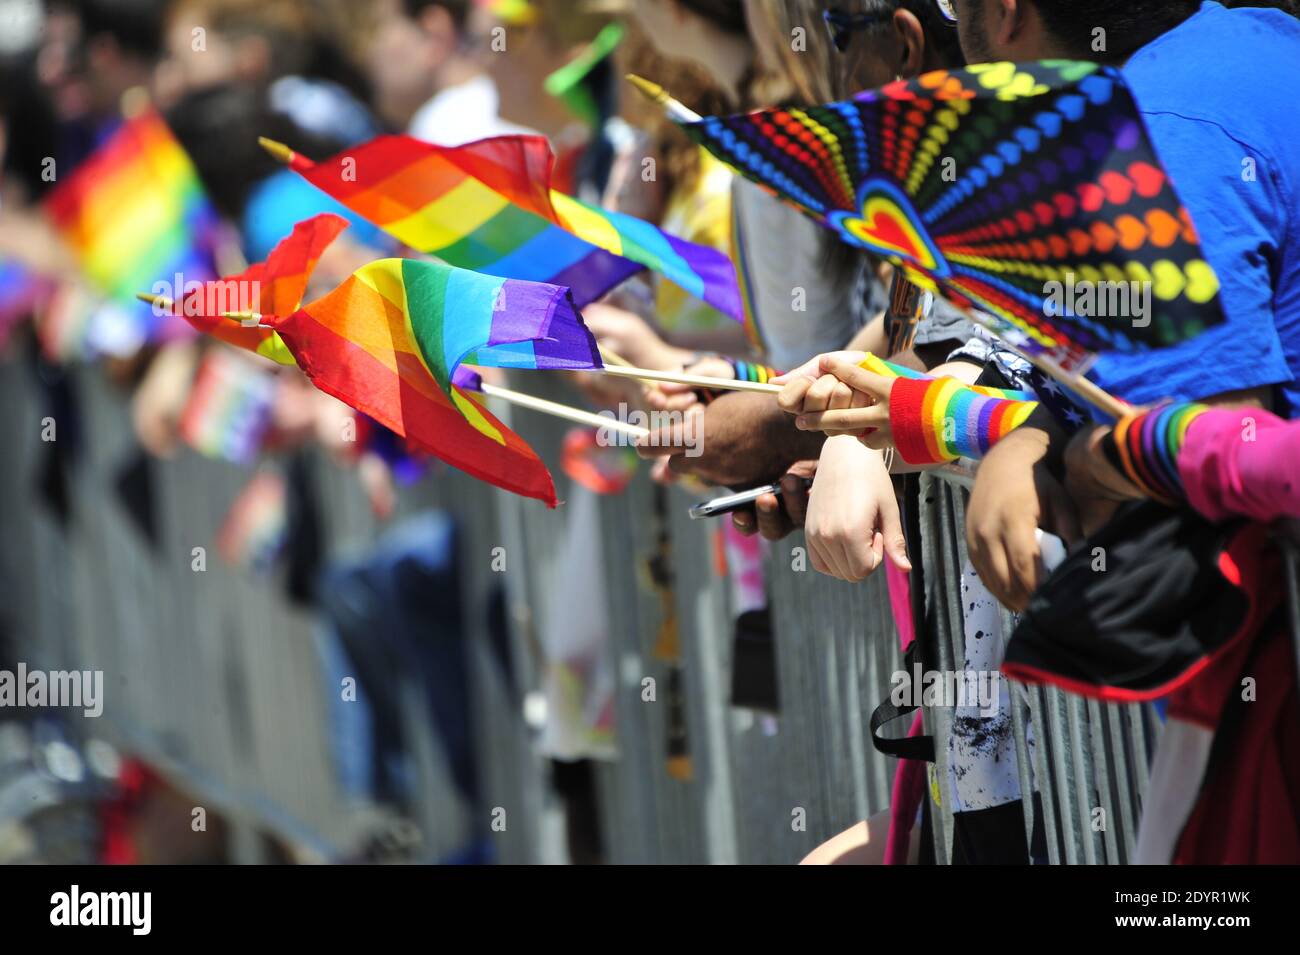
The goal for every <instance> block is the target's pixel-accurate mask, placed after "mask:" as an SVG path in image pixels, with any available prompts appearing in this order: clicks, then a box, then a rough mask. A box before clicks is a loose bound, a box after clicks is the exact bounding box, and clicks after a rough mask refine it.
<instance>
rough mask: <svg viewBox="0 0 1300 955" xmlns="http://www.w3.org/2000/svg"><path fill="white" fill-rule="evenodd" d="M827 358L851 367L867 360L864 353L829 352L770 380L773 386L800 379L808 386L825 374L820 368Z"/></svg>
mask: <svg viewBox="0 0 1300 955" xmlns="http://www.w3.org/2000/svg"><path fill="white" fill-rule="evenodd" d="M827 358H837V359H839V360H840V361H846V362H848V363H849V364H851V365H860V364H861V363H862V362H864V361H865V360H866V358H867V353H866V352H864V351H829V352H826V353H825V354H824V355H814V356H813V357H812V358H809V359H808V360H807V361H806V362H804V363H803V364H802V365H800V366H799V367H798V368H794V369H791V370H790V371H787V372H786V373H785V374H784V375H778V376H777V377H776V378H773V379H772V384H774V385H788V384H791V383H793V382H795V381H799V380H800V379H806V380H807V382H808V385H811V384H812V383H813V382H814V381H816V380H817V379H819V378H821V377H822V376H823V375H825V374H826V371H825V369H824V368H823V367H822V362H823V361H824V360H826V359H827Z"/></svg>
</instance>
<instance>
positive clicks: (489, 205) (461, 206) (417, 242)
mask: <svg viewBox="0 0 1300 955" xmlns="http://www.w3.org/2000/svg"><path fill="white" fill-rule="evenodd" d="M508 204H509V203H508V200H507V199H506V197H505V196H503V195H501V194H500V193H497V192H494V191H493V190H491V189H489V188H488V187H487V186H485V185H483V183H481V182H479V181H478V180H477V179H470V178H466V179H465V181H464V182H462V183H461V184H460V185H458V186H455V187H453V188H452V189H449V190H448V191H447V192H445V193H443V194H442V195H441V196H439V197H438V198H437V199H435V200H433V202H431V203H429V204H428V205H427V206H425V207H424V208H423V209H421V210H419V211H418V212H413V213H411V214H410V215H409V216H406V217H405V218H403V219H396V220H394V221H393V222H390V223H389V224H388V225H386V226H384V229H385V230H386V231H388V232H390V233H391V234H393V235H395V236H397V238H398V239H399V240H401V241H402V242H404V243H406V244H407V245H409V246H410V247H411V248H413V249H419V250H420V251H422V252H437V251H438V250H439V249H445V248H446V247H447V246H449V245H453V244H455V243H456V242H459V241H460V240H461V239H463V238H464V237H465V236H467V235H469V234H470V233H471V232H473V231H474V230H475V229H477V228H479V227H480V226H482V225H483V224H484V223H485V222H487V221H488V220H489V219H491V218H492V217H493V216H495V215H496V214H497V213H499V212H500V211H501V210H502V209H504V208H505V207H506V206H507V205H508Z"/></svg>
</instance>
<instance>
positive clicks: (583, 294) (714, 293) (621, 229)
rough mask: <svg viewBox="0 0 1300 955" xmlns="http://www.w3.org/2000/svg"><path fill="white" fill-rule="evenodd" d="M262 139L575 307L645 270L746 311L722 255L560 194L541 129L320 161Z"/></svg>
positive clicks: (423, 236)
mask: <svg viewBox="0 0 1300 955" xmlns="http://www.w3.org/2000/svg"><path fill="white" fill-rule="evenodd" d="M263 144H264V145H265V146H266V148H267V149H268V151H270V152H272V153H273V154H274V155H276V156H277V158H280V159H283V160H284V161H286V162H288V163H289V165H290V167H291V168H292V169H294V170H296V171H297V172H298V173H300V174H301V175H302V176H303V178H304V179H306V180H307V181H308V182H310V183H312V184H313V185H315V186H316V187H317V188H319V189H320V190H321V191H323V192H325V193H326V194H328V195H330V196H332V197H333V198H335V199H337V200H338V201H339V202H341V203H343V205H345V206H347V207H348V208H349V209H351V210H352V211H353V212H355V213H357V214H358V215H360V216H363V217H364V218H366V219H368V220H369V221H371V222H373V223H375V225H377V226H379V227H380V228H382V229H383V230H384V231H386V232H388V233H389V234H391V235H393V236H394V237H396V238H397V239H398V240H399V241H401V242H404V243H405V244H406V245H408V246H410V247H411V248H413V249H416V250H418V251H420V252H425V253H428V254H429V255H434V256H437V257H438V258H439V259H442V260H443V261H444V262H447V263H448V264H450V265H454V266H456V267H458V268H462V269H473V270H474V271H476V272H485V273H487V274H489V275H496V276H501V277H502V278H510V279H523V280H527V281H533V282H545V283H547V284H548V285H558V286H567V287H568V288H570V289H572V291H573V298H574V301H575V302H576V303H577V304H578V305H579V306H582V305H586V304H587V303H588V302H593V301H595V300H596V299H598V298H600V297H601V296H602V295H604V294H605V293H606V292H608V291H609V290H610V289H612V288H613V287H614V286H616V285H618V284H620V283H621V282H623V281H624V280H625V279H627V278H629V277H630V276H632V275H635V274H636V273H637V272H640V271H641V270H642V269H643V268H649V269H652V270H654V271H656V272H658V273H660V274H662V275H663V276H664V277H666V278H668V279H670V280H671V281H672V282H674V283H676V284H677V285H679V286H681V287H682V288H683V289H685V290H686V291H688V292H690V293H691V294H693V295H695V296H697V297H698V298H701V299H703V300H704V301H705V302H707V303H709V304H710V305H712V306H714V307H715V308H717V309H718V310H719V311H721V312H724V313H726V314H727V315H730V316H731V317H732V318H735V319H736V320H737V321H740V320H741V318H742V316H743V310H742V307H741V301H740V291H739V289H738V288H737V285H736V269H735V267H734V266H733V265H732V263H731V260H730V259H729V258H727V256H726V255H724V254H722V253H721V252H719V251H717V250H716V249H710V248H708V247H706V246H702V245H696V244H694V243H692V242H687V241H685V240H683V239H679V238H677V237H676V236H673V235H669V234H668V233H667V232H664V231H663V230H661V229H658V228H656V227H655V226H652V225H650V224H649V223H648V222H643V221H642V220H640V219H637V218H635V217H634V216H628V215H623V214H621V213H617V212H608V211H606V210H604V209H600V208H598V207H596V206H592V205H588V204H587V203H584V202H580V201H578V200H577V199H573V198H570V197H569V196H566V195H564V194H563V193H560V192H556V191H555V190H553V189H552V188H551V186H550V183H551V171H552V166H553V165H554V157H553V156H552V155H551V147H550V145H549V144H548V143H547V141H546V139H545V138H544V137H542V136H499V137H496V138H493V139H483V140H479V141H478V142H474V143H467V144H466V145H464V146H455V147H445V146H434V145H431V144H430V143H426V142H422V141H420V140H418V139H413V138H411V137H410V136H380V137H378V138H377V139H372V140H371V141H370V142H368V143H365V144H363V145H360V146H356V147H354V148H352V149H349V150H346V151H345V152H342V153H339V154H338V155H336V156H333V157H332V158H330V159H326V160H324V161H322V162H318V163H313V162H312V161H311V160H310V159H307V158H305V157H303V156H300V155H298V154H297V153H295V152H293V151H292V150H290V149H288V147H285V146H283V145H281V144H279V143H271V142H270V141H265V140H264V141H263Z"/></svg>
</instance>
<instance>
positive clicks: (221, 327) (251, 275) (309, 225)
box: [176, 212, 348, 365]
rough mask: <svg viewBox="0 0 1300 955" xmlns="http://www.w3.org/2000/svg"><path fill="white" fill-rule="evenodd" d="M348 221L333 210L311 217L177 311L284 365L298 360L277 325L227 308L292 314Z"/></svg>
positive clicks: (192, 295)
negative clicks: (242, 317) (261, 258)
mask: <svg viewBox="0 0 1300 955" xmlns="http://www.w3.org/2000/svg"><path fill="white" fill-rule="evenodd" d="M347 227H348V220H347V219H344V218H343V217H342V216H336V215H334V214H333V213H329V212H324V213H321V214H320V215H316V216H312V217H311V218H310V219H305V220H303V221H302V222H299V223H298V224H297V225H295V226H294V227H293V232H291V233H290V234H289V235H288V236H286V237H285V238H283V239H281V240H280V242H279V243H278V244H277V245H276V247H275V248H274V249H272V250H271V253H270V254H269V255H268V256H267V257H266V261H265V262H256V263H254V264H253V265H250V266H249V267H248V268H247V269H245V270H244V271H243V272H240V273H239V274H238V275H230V276H226V277H225V278H222V279H219V280H216V281H212V282H208V283H206V284H205V285H204V286H203V287H202V288H200V289H194V290H192V291H191V292H190V293H188V294H187V295H186V296H185V298H184V299H183V300H182V301H181V302H180V304H179V305H178V306H177V308H176V311H177V312H178V313H179V314H181V315H183V316H184V317H185V319H186V321H188V322H189V323H190V324H191V325H193V326H194V327H195V328H197V329H198V330H199V331H201V332H206V333H207V334H209V335H212V336H214V337H216V338H219V339H221V340H222V341H223V342H226V343H227V344H230V345H235V346H236V347H239V348H243V349H244V350H246V351H251V352H253V353H254V354H257V355H261V356H262V357H263V358H269V359H271V360H272V361H274V362H278V363H279V364H281V365H293V364H294V363H295V362H294V360H293V355H292V354H290V353H289V349H287V348H286V347H285V345H284V342H283V341H282V340H281V338H280V336H279V335H277V334H276V333H275V332H274V331H272V330H270V329H269V328H262V327H260V326H258V325H252V326H249V325H244V324H241V323H239V322H236V321H233V320H231V319H229V318H224V317H222V313H223V312H226V311H251V312H256V313H262V314H267V315H288V314H290V313H291V312H294V311H297V309H298V306H299V305H301V304H302V297H303V295H304V293H305V292H306V291H307V282H308V281H309V280H310V278H311V273H312V272H313V271H314V270H315V268H316V263H317V262H319V261H320V257H321V255H322V254H323V253H324V252H325V249H326V248H327V247H328V246H329V244H330V243H331V242H333V241H334V240H335V239H336V238H338V235H339V233H340V232H342V231H343V230H344V229H346V228H347Z"/></svg>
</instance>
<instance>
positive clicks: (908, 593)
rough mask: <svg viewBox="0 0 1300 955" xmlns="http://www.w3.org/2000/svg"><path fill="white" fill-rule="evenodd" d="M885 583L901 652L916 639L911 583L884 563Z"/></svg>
mask: <svg viewBox="0 0 1300 955" xmlns="http://www.w3.org/2000/svg"><path fill="white" fill-rule="evenodd" d="M885 583H886V584H887V585H888V587H889V608H890V609H891V610H892V611H893V612H894V625H895V626H896V627H898V647H899V649H900V650H902V651H903V652H905V653H906V652H907V648H908V647H910V646H911V645H912V641H913V640H915V639H916V625H915V624H914V623H913V622H912V581H911V578H910V577H908V576H907V574H906V573H904V572H903V571H901V570H899V569H898V568H897V567H895V566H894V562H893V561H891V560H886V561H885Z"/></svg>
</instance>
